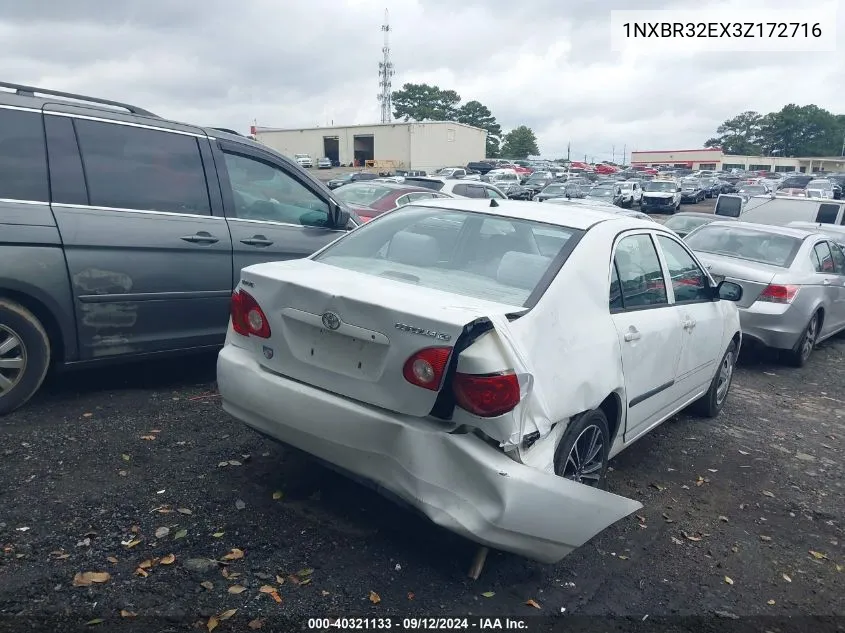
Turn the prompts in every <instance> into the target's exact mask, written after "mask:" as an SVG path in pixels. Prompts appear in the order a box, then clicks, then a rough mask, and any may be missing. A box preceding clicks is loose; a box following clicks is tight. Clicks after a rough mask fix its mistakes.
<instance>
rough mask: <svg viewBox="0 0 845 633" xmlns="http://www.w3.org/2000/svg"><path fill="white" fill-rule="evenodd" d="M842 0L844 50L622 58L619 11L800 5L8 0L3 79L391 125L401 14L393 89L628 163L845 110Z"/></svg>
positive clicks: (694, 0) (222, 122)
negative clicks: (388, 100)
mask: <svg viewBox="0 0 845 633" xmlns="http://www.w3.org/2000/svg"><path fill="white" fill-rule="evenodd" d="M835 3H836V4H837V5H838V14H837V16H836V18H835V19H830V18H828V19H827V22H825V24H823V25H822V26H823V27H824V29H825V32H829V31H830V32H832V31H833V29H836V33H837V38H838V40H839V50H838V52H837V53H832V52H818V51H817V52H804V53H802V52H786V51H783V50H778V51H774V52H757V53H754V52H718V51H706V50H701V49H700V48H699V49H698V50H696V49H695V48H694V47H693V46H690V49H689V50H685V49H684V48H683V46H684V45H683V44H680V45H678V46H676V50H674V51H672V52H667V51H661V50H658V49H654V48H653V47H652V48H649V46H650V45H649V43H648V42H646V43H645V44H643V47H644V48H640V49H638V50H635V51H632V50H627V51H615V50H614V47H613V46H612V45H611V17H610V12H611V11H612V10H616V9H643V10H654V9H676V10H678V9H697V10H702V11H705V12H706V14H707V15H712V16H723V15H731V12H733V11H741V10H749V9H750V10H755V11H756V12H757V13H758V14H759V16H760V19H761V20H765V19H766V16H767V15H770V13H767V11H769V12H771V11H774V10H775V9H780V8H786V7H792V8H793V9H794V8H795V7H796V3H795V2H794V0H722V1H720V2H709V1H708V0H676V1H674V2H672V1H669V0H665V1H664V0H582V1H581V2H571V3H566V2H560V0H522V1H519V0H179V1H174V0H143V1H139V0H61V1H60V2H58V1H56V0H27V1H26V2H22V1H20V0H0V41H2V42H3V55H2V56H0V78H2V79H3V80H4V81H12V82H17V83H24V84H29V85H35V86H40V87H46V88H54V89H60V90H66V91H71V92H76V93H82V94H89V95H94V96H99V97H104V98H109V99H114V100H119V101H123V102H128V103H133V104H135V105H138V106H140V107H143V108H145V109H148V110H151V111H153V112H155V113H157V114H159V115H161V116H164V117H167V118H171V119H176V120H181V121H186V122H190V123H194V124H199V125H211V126H216V127H229V128H234V129H236V130H239V131H242V132H244V133H246V132H248V130H249V126H250V125H251V124H253V122H256V121H257V123H258V125H259V126H262V127H278V128H298V127H313V126H324V125H329V124H331V123H332V122H333V123H334V124H335V125H341V124H362V123H371V122H378V120H379V104H378V101H377V99H376V95H377V93H378V89H379V87H378V79H379V78H378V63H379V61H380V60H381V54H382V53H381V49H382V46H383V33H382V31H381V28H380V27H381V24H382V22H383V21H384V11H385V9H386V8H387V9H389V11H390V25H391V42H390V46H391V60H392V61H393V64H394V67H395V70H396V75H395V77H394V78H393V88H394V89H398V88H400V87H401V86H402V85H403V84H404V83H408V82H410V83H421V82H426V83H429V84H434V85H437V86H439V87H441V88H443V89H453V90H455V91H457V92H458V94H460V95H461V97H462V99H463V101H464V102H466V101H470V100H477V101H480V102H481V103H483V104H484V105H486V106H487V107H488V108H489V109H490V110H491V111H492V113H493V115H494V116H496V118H497V119H498V121H499V123H500V124H501V125H502V127H503V129H504V131H505V132H507V131H508V130H510V129H512V128H513V127H516V126H518V125H527V126H529V127H531V128H532V129H533V130H534V132H535V134H536V135H537V139H538V143H539V146H540V152H541V155H542V156H544V157H546V158H558V157H561V156H566V152H567V146H569V147H570V148H571V156H572V158H573V159H574V160H575V159H582V158H584V157H585V156H586V157H587V159H589V160H596V161H598V160H612V159H616V161H620V160H621V159H622V152H623V150H624V151H625V152H626V156H627V153H629V152H630V151H631V150H640V151H642V150H661V149H692V148H697V147H701V146H702V144H703V143H704V141H705V140H706V139H707V138H709V137H711V136H713V135H714V134H715V131H716V128H717V127H718V126H719V124H720V123H721V122H723V121H724V120H726V119H728V118H730V117H732V116H734V115H735V114H738V113H740V112H742V111H745V110H756V111H758V112H763V113H765V112H770V111H774V110H779V109H780V108H781V107H783V106H784V105H786V104H788V103H797V104H799V105H806V104H811V103H812V104H816V105H818V106H820V107H822V108H826V109H829V110H831V111H833V112H834V113H836V114H842V113H845V102H844V101H843V99H842V97H841V95H842V86H843V78H845V0H835ZM811 4H812V3H811ZM803 6H804V5H802V10H807V11H809V9H804V8H803ZM807 6H809V5H807ZM737 15H739V13H737ZM807 16H808V17H805V18H803V19H811V18H812V16H811V15H810V14H809V13H808V14H807ZM775 45H777V43H775Z"/></svg>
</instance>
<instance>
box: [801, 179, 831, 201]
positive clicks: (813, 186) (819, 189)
mask: <svg viewBox="0 0 845 633" xmlns="http://www.w3.org/2000/svg"><path fill="white" fill-rule="evenodd" d="M834 187H835V185H834V182H833V181H832V180H830V179H828V178H816V179H815V180H811V181H810V182H808V183H807V186H806V187H804V191H805V192H806V195H807V197H808V198H827V199H828V200H833V199H834V194H833V190H834Z"/></svg>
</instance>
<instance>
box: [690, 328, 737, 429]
mask: <svg viewBox="0 0 845 633" xmlns="http://www.w3.org/2000/svg"><path fill="white" fill-rule="evenodd" d="M736 359H737V354H736V343H734V342H733V341H731V343H730V345H728V349H726V350H725V353H724V355H723V356H722V360H721V361H719V366H718V367H717V368H716V375H715V376H713V380H711V381H710V388H709V389H708V390H707V393H705V394H704V395H703V396H701V397H700V398H699V399H698V400H696V401H695V402H693V403H692V406H691V407H690V408H691V409H692V412H693V413H695V414H696V415H700V416H702V417H705V418H715V417H717V416H718V415H719V413H721V412H722V407H724V406H725V402H727V400H728V394H729V393H730V390H731V384H732V382H733V375H734V367H735V366H736Z"/></svg>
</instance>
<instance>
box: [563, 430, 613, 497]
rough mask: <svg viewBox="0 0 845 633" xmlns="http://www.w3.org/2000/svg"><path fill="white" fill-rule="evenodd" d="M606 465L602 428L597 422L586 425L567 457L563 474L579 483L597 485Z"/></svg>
mask: <svg viewBox="0 0 845 633" xmlns="http://www.w3.org/2000/svg"><path fill="white" fill-rule="evenodd" d="M603 465H604V440H603V438H602V432H601V429H600V428H599V427H598V426H596V425H595V424H591V425H590V426H588V427H586V428H585V429H584V430H583V431H581V434H580V435H579V436H578V439H576V440H575V443H574V444H573V445H572V448H571V449H569V455H567V457H566V463H565V464H564V467H563V476H564V477H565V478H567V479H571V480H572V481H577V482H578V483H582V484H587V485H588V486H596V485H598V483H599V480H600V479H601V471H602V467H603Z"/></svg>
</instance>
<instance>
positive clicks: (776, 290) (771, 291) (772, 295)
mask: <svg viewBox="0 0 845 633" xmlns="http://www.w3.org/2000/svg"><path fill="white" fill-rule="evenodd" d="M799 288H800V286H781V285H777V284H770V285H769V286H767V287H766V289H765V290H764V291H763V292H761V293H760V296H759V297H757V301H767V302H769V303H792V300H793V299H795V295H797V294H798V290H799Z"/></svg>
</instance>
